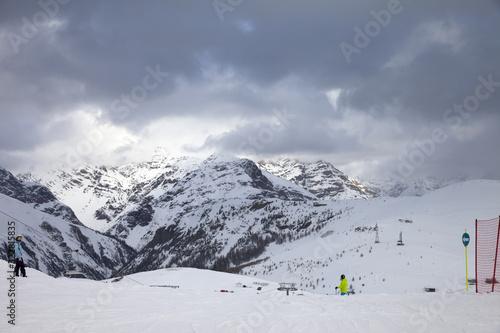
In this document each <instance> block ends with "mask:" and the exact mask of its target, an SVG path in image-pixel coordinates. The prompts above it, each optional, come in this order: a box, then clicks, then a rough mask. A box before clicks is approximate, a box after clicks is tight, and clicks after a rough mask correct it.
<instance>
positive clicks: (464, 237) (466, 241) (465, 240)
mask: <svg viewBox="0 0 500 333" xmlns="http://www.w3.org/2000/svg"><path fill="white" fill-rule="evenodd" d="M469 242H470V237H469V234H468V233H464V234H463V235H462V243H464V246H465V247H467V245H469Z"/></svg>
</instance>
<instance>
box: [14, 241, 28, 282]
mask: <svg viewBox="0 0 500 333" xmlns="http://www.w3.org/2000/svg"><path fill="white" fill-rule="evenodd" d="M22 240H23V236H21V235H17V236H16V242H15V244H14V260H15V263H16V268H14V273H15V274H16V276H19V269H21V274H22V276H23V277H27V276H26V269H25V267H24V260H23V248H22V246H21V241H22Z"/></svg>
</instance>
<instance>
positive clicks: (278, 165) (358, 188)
mask: <svg viewBox="0 0 500 333" xmlns="http://www.w3.org/2000/svg"><path fill="white" fill-rule="evenodd" d="M258 165H259V167H260V168H262V169H264V170H267V171H269V172H270V173H272V174H275V175H276V176H278V177H281V178H283V179H286V180H289V181H291V182H293V183H295V184H297V185H299V186H301V187H303V188H304V189H306V190H308V191H309V192H311V193H312V194H314V195H315V196H316V197H317V198H319V199H322V200H344V199H361V198H362V199H367V198H373V197H376V196H378V194H377V193H375V192H374V191H372V190H370V189H369V188H367V187H365V186H363V185H362V184H361V183H359V182H357V181H355V180H353V179H350V178H349V177H348V176H347V175H346V174H344V173H343V172H341V171H340V170H338V169H337V168H335V167H334V166H333V165H332V164H331V163H328V162H325V161H318V162H315V163H305V162H300V161H298V160H293V159H281V160H278V161H265V162H264V161H262V162H259V163H258Z"/></svg>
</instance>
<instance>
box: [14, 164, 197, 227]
mask: <svg viewBox="0 0 500 333" xmlns="http://www.w3.org/2000/svg"><path fill="white" fill-rule="evenodd" d="M199 163H201V160H199V159H196V158H188V157H182V158H175V157H170V156H168V155H167V156H164V155H156V156H154V157H153V159H152V160H151V161H148V162H143V163H133V164H127V165H124V166H118V167H114V166H91V165H82V166H81V167H79V168H76V169H60V170H53V171H50V172H48V173H43V174H32V173H25V174H20V175H18V176H17V177H18V178H19V179H21V180H24V181H29V182H36V183H40V184H43V185H45V186H47V187H48V188H49V189H50V190H51V191H52V192H53V193H54V194H55V196H57V198H59V200H61V201H62V202H64V203H66V204H67V205H69V206H70V207H71V208H72V209H73V210H74V211H75V213H76V215H77V216H78V218H79V219H80V221H82V222H83V224H85V225H86V226H87V227H90V228H92V229H94V230H98V231H106V230H108V229H110V228H111V227H112V226H113V225H114V222H115V219H116V218H117V216H118V215H120V214H121V213H123V212H124V211H125V210H128V209H130V208H131V207H133V206H134V205H137V204H138V203H140V202H142V201H143V200H144V199H145V198H147V197H150V196H153V197H156V196H159V195H161V194H163V193H164V192H165V191H167V190H168V189H170V188H171V187H172V186H173V184H175V183H176V182H177V181H178V180H179V179H181V178H182V177H184V176H185V175H186V174H187V173H188V172H189V171H190V170H192V169H193V168H195V167H196V166H197V165H198V164H199Z"/></svg>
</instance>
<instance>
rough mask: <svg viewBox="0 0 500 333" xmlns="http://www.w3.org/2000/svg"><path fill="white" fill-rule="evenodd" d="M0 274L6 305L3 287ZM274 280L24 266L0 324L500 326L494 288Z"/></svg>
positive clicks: (236, 328) (177, 328)
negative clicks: (364, 290)
mask: <svg viewBox="0 0 500 333" xmlns="http://www.w3.org/2000/svg"><path fill="white" fill-rule="evenodd" d="M0 268H1V270H2V271H3V272H7V271H8V267H7V263H6V262H5V261H0ZM1 281H2V283H1V288H2V290H4V293H3V294H4V296H3V297H2V309H4V310H3V311H4V313H6V312H7V311H8V310H7V309H6V307H7V305H8V304H9V299H8V298H7V297H6V295H7V290H8V288H9V286H8V285H7V283H8V281H7V279H5V278H2V279H1ZM162 285H163V286H168V287H161V286H162ZM152 286H157V287H152ZM174 286H178V288H173V287H174ZM243 286H246V287H247V288H244V287H243ZM258 287H261V288H262V289H261V290H257V289H258ZM276 288H277V284H276V283H272V282H268V281H265V280H261V279H257V278H250V277H245V276H241V275H233V274H228V273H220V272H213V271H206V270H197V269H190V268H178V269H163V270H157V271H152V272H144V273H138V274H133V275H130V276H125V277H124V278H123V279H122V280H120V281H119V282H114V283H111V282H110V281H91V280H79V279H66V278H58V279H55V278H52V277H49V276H47V275H45V274H43V273H41V272H39V271H36V270H34V269H28V278H26V279H19V280H17V283H16V287H15V291H16V296H15V298H14V299H15V305H16V313H15V316H16V318H15V324H16V325H15V327H14V326H12V325H10V324H8V322H7V320H8V317H7V316H5V314H4V315H3V316H2V317H3V319H2V321H1V322H0V332H37V333H43V332H50V333H56V332H121V333H127V332H146V333H147V332H149V333H153V332H176V333H183V332H199V333H202V332H203V333H207V332H274V333H278V332H287V333H288V332H310V333H314V332H384V333H392V332H397V333H400V332H482V333H488V332H492V333H493V332H499V331H500V317H499V316H498V309H499V308H500V294H483V295H479V294H475V293H473V292H469V293H467V292H465V291H463V290H454V286H453V285H450V289H449V290H446V291H443V292H439V293H434V294H430V293H428V294H422V293H419V294H378V295H368V294H366V295H364V294H361V295H359V294H358V295H354V296H343V297H341V296H336V295H330V296H327V295H322V294H315V293H309V292H301V291H298V292H294V293H291V294H290V296H286V294H285V293H284V292H280V291H278V290H276ZM221 290H224V291H227V292H221Z"/></svg>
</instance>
